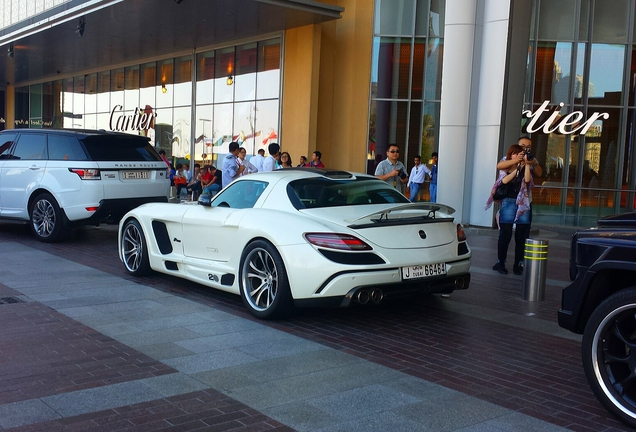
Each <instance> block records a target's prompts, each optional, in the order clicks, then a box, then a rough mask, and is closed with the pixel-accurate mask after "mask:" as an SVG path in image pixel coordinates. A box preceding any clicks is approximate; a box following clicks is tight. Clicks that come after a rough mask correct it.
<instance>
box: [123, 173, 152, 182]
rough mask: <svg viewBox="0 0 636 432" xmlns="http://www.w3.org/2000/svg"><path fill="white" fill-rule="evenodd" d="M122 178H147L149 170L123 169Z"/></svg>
mask: <svg viewBox="0 0 636 432" xmlns="http://www.w3.org/2000/svg"><path fill="white" fill-rule="evenodd" d="M122 177H123V179H124V180H130V179H149V178H150V171H124V172H122Z"/></svg>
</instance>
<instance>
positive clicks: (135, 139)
mask: <svg viewBox="0 0 636 432" xmlns="http://www.w3.org/2000/svg"><path fill="white" fill-rule="evenodd" d="M80 141H82V143H83V144H84V147H86V151H87V152H88V154H89V156H90V159H91V160H94V161H104V162H145V161H160V160H161V157H160V156H159V154H158V153H157V151H156V150H155V148H154V147H153V146H152V145H150V141H149V140H148V138H146V137H142V136H138V135H129V136H126V135H88V136H86V137H84V138H82V139H80Z"/></svg>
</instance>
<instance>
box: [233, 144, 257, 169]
mask: <svg viewBox="0 0 636 432" xmlns="http://www.w3.org/2000/svg"><path fill="white" fill-rule="evenodd" d="M246 156H247V150H245V148H244V147H240V148H239V154H238V158H239V161H240V162H241V165H243V166H245V170H244V171H243V172H242V173H241V175H246V174H253V173H257V172H258V168H256V166H254V164H252V163H251V162H250V161H248V160H246V159H245V157H246ZM252 159H254V158H252Z"/></svg>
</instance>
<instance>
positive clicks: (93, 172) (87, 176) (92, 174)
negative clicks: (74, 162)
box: [68, 168, 102, 180]
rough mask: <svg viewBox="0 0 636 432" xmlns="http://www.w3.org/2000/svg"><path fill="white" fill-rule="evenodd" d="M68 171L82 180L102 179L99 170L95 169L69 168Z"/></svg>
mask: <svg viewBox="0 0 636 432" xmlns="http://www.w3.org/2000/svg"><path fill="white" fill-rule="evenodd" d="M68 170H69V171H70V172H72V173H75V174H77V175H78V176H79V178H81V179H82V180H101V178H102V176H101V174H100V173H99V170H98V169H95V168H86V169H84V168H69V169H68Z"/></svg>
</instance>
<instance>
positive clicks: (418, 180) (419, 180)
mask: <svg viewBox="0 0 636 432" xmlns="http://www.w3.org/2000/svg"><path fill="white" fill-rule="evenodd" d="M413 162H414V163H415V165H414V166H413V168H412V169H411V175H410V176H409V182H408V183H407V184H406V187H408V188H409V190H410V195H409V201H411V202H417V201H418V195H419V194H420V188H421V187H422V184H423V183H424V178H425V176H426V175H429V176H430V175H431V170H430V169H428V167H427V166H426V165H422V163H421V162H422V157H421V156H420V155H417V156H415V157H414V158H413Z"/></svg>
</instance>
